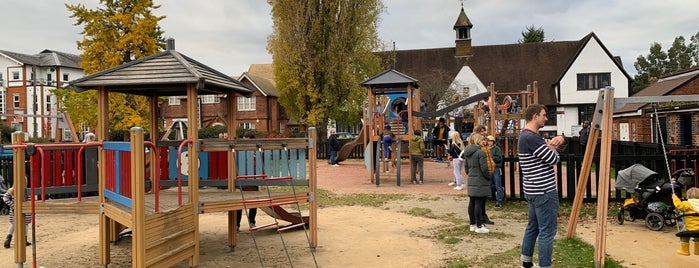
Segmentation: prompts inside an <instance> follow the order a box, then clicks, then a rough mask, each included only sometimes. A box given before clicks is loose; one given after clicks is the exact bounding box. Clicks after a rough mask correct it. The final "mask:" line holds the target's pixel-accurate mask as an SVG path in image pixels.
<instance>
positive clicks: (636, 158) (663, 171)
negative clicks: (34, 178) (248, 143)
mask: <svg viewBox="0 0 699 268" xmlns="http://www.w3.org/2000/svg"><path fill="white" fill-rule="evenodd" d="M346 142H350V141H343V142H341V144H344V143H346ZM317 146H318V147H317V148H318V151H317V152H318V158H319V159H327V158H328V150H327V142H325V141H319V142H318V144H317ZM426 146H428V147H431V143H429V142H426ZM666 147H667V148H666V149H667V150H669V151H670V153H668V155H667V156H668V160H669V165H670V172H674V171H675V170H677V169H681V168H692V169H694V170H695V171H696V170H698V169H699V166H698V165H699V164H698V160H699V149H694V148H688V147H679V146H666ZM92 149H93V150H87V151H86V155H85V158H84V159H85V161H86V163H85V165H83V167H84V172H85V173H84V174H85V178H86V181H84V182H83V183H84V184H86V185H89V186H92V185H96V183H97V182H96V181H94V180H93V178H95V177H96V174H97V169H96V166H97V165H96V155H97V154H96V149H94V148H92ZM57 150H62V149H57ZM162 153H163V152H161V154H162ZM611 154H612V157H611V160H612V162H611V166H610V171H611V172H610V176H611V178H612V184H611V187H610V200H621V199H623V198H626V197H627V196H628V194H627V193H625V192H623V191H620V190H616V189H615V188H614V184H613V182H614V180H613V179H614V178H616V172H617V171H620V170H622V169H625V168H627V167H629V166H631V165H633V164H636V163H639V164H642V165H644V166H646V167H647V168H649V169H651V170H653V171H655V172H657V173H659V174H660V175H661V177H665V178H667V172H668V171H667V170H668V168H667V167H666V165H665V158H664V155H663V150H662V147H661V146H660V145H658V144H648V143H635V142H623V141H613V142H612V149H611ZM68 155H69V154H66V153H65V152H55V153H53V154H49V157H50V158H51V160H50V161H51V162H52V163H53V165H54V168H52V170H53V172H51V173H50V174H49V175H50V176H55V177H56V178H49V177H44V178H42V180H47V181H52V180H59V177H60V180H61V181H62V180H65V176H66V172H65V171H66V169H68V171H70V170H75V167H76V164H75V163H74V162H71V161H68V160H70V159H67V156H68ZM210 157H212V158H213V159H212V160H213V161H212V162H213V163H217V162H218V161H216V160H215V159H217V158H218V157H217V156H215V155H211V156H210ZM425 157H428V158H429V157H432V152H430V151H428V152H426V155H425ZM349 158H355V159H363V158H364V148H363V146H362V145H361V144H359V145H357V146H355V148H354V149H353V150H352V152H351V154H350V156H349ZM504 161H505V169H504V170H503V180H504V184H503V185H504V186H505V194H506V197H507V198H510V199H521V198H522V194H521V193H522V185H521V182H520V179H519V178H520V177H521V174H520V170H519V166H518V158H517V157H505V159H504ZM582 161H583V153H582V150H581V147H580V146H579V143H578V140H577V138H568V146H567V148H566V149H565V150H564V151H563V152H562V153H561V162H559V163H558V164H557V166H556V173H557V180H558V192H559V195H560V198H561V199H572V198H574V197H575V191H576V187H577V181H578V177H579V174H580V170H581V166H582ZM28 163H29V162H28V161H27V174H34V173H32V172H37V171H32V170H31V167H30V166H29V164H28ZM160 164H161V165H164V164H163V163H160ZM166 164H169V163H165V165H166ZM64 165H69V166H65V167H64ZM214 166H216V164H214ZM598 166H599V147H598V149H597V156H596V157H595V158H594V160H593V166H592V169H591V170H592V171H591V174H590V178H589V181H588V184H587V185H586V187H585V194H584V200H585V201H594V200H595V199H596V196H597V185H598V184H599V179H600V178H599V177H598V176H597V173H596V170H597V168H596V167H598ZM59 170H60V171H59ZM210 171H211V172H210V173H209V172H203V173H202V174H200V175H202V176H204V177H205V178H208V179H209V180H211V182H215V181H217V180H221V178H218V177H219V176H220V174H219V173H222V172H218V171H217V169H216V168H213V169H211V170H210ZM72 173H74V172H72ZM203 174H206V175H203ZM217 174H218V175H217ZM0 175H2V176H3V177H4V178H5V179H6V180H7V181H8V183H9V184H10V185H11V183H12V181H13V175H12V157H11V156H7V155H6V154H3V156H2V157H0ZM163 175H164V176H165V177H167V173H165V172H163V173H161V176H163ZM161 179H163V178H161ZM694 185H698V181H697V178H696V176H695V178H694ZM54 188H55V187H54ZM88 189H90V188H89V187H88ZM68 190H70V188H68V187H58V188H55V189H49V190H48V191H49V192H47V193H52V194H67V197H70V196H71V194H70V193H69V192H66V191H68Z"/></svg>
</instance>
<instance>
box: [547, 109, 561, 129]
mask: <svg viewBox="0 0 699 268" xmlns="http://www.w3.org/2000/svg"><path fill="white" fill-rule="evenodd" d="M556 124H558V112H557V111H556V106H546V125H547V126H552V125H553V126H555V125H556Z"/></svg>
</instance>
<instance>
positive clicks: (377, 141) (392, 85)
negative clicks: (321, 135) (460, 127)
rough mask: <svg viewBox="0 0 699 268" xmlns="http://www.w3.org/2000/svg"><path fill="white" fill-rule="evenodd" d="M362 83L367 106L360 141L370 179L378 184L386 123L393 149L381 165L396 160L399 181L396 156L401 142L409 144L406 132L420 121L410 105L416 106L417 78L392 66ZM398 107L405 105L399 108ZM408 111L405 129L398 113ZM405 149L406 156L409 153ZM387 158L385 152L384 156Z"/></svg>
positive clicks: (397, 166)
mask: <svg viewBox="0 0 699 268" xmlns="http://www.w3.org/2000/svg"><path fill="white" fill-rule="evenodd" d="M361 85H362V86H364V87H366V88H367V92H368V95H367V103H368V105H367V107H366V109H365V112H364V122H365V124H364V127H363V132H364V133H363V134H360V135H361V136H363V140H364V142H363V144H364V147H365V148H367V149H366V150H367V151H368V154H365V158H367V157H368V158H367V163H368V169H369V173H370V178H371V181H372V182H374V183H376V186H379V184H380V176H381V172H378V170H379V167H380V163H381V162H382V161H380V152H381V148H382V146H381V145H382V141H381V140H382V139H381V137H382V135H383V131H384V128H385V127H386V126H387V125H388V126H390V128H391V132H393V134H394V135H395V139H394V143H395V144H396V148H397V149H395V150H393V151H394V152H396V153H394V154H393V155H392V156H391V159H390V160H389V161H384V162H383V163H384V165H391V163H396V171H397V172H396V178H397V184H398V185H400V161H396V159H400V157H401V155H402V154H403V153H404V152H403V150H402V147H403V143H406V144H407V146H408V147H407V148H410V135H411V133H413V130H415V129H417V128H419V126H420V125H421V122H420V119H419V118H418V117H414V116H413V113H414V111H413V107H420V87H419V85H418V84H417V80H415V79H414V78H412V77H410V76H407V75H405V74H402V73H400V72H398V71H396V70H394V69H389V70H386V71H384V72H383V73H380V74H378V75H376V76H374V77H372V78H369V79H367V80H366V81H364V82H362V84H361ZM399 107H405V109H404V110H399V109H398V108H399ZM401 112H404V113H408V122H407V125H406V126H407V129H405V126H403V124H402V122H401V119H400V113H401ZM409 155H410V153H409V152H408V153H407V154H406V156H409ZM384 157H386V158H388V156H384Z"/></svg>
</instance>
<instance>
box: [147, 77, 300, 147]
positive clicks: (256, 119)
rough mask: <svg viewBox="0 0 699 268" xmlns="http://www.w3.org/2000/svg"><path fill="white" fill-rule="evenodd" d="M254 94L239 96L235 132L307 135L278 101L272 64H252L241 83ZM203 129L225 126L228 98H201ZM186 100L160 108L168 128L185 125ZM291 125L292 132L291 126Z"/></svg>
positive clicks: (171, 101)
mask: <svg viewBox="0 0 699 268" xmlns="http://www.w3.org/2000/svg"><path fill="white" fill-rule="evenodd" d="M237 80H238V81H240V82H241V83H242V84H244V85H246V86H247V87H249V88H250V89H252V90H253V94H252V95H251V96H243V95H236V96H235V98H236V105H237V107H236V109H235V111H236V124H237V125H238V126H237V127H236V128H245V129H254V130H255V131H257V132H264V133H284V134H290V133H293V132H301V131H305V129H304V128H303V127H302V126H299V125H298V124H295V123H293V122H291V123H290V119H289V116H288V115H287V114H286V112H285V111H284V108H282V106H281V105H280V104H279V102H278V101H277V98H278V93H277V90H276V86H275V82H274V74H273V72H272V65H271V64H252V65H250V68H249V69H248V71H247V72H245V73H243V74H242V75H241V76H240V77H239V78H238V79H237ZM199 98H200V105H201V127H211V126H216V125H225V122H226V120H225V112H226V109H227V107H228V106H227V101H221V100H222V99H226V98H228V96H226V95H203V96H200V97H199ZM186 102H187V99H186V98H185V97H184V96H171V97H169V99H168V102H166V103H163V104H162V105H161V107H160V109H161V115H162V116H163V117H164V118H165V124H166V125H167V126H169V125H171V124H172V123H173V122H174V121H186V117H187V113H186V112H187V111H186V107H187V106H186V105H185V104H186ZM290 124H291V129H289V125H290Z"/></svg>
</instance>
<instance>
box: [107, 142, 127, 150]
mask: <svg viewBox="0 0 699 268" xmlns="http://www.w3.org/2000/svg"><path fill="white" fill-rule="evenodd" d="M102 148H103V149H105V150H111V151H125V152H131V143H129V142H126V141H105V142H103V143H102Z"/></svg>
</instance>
